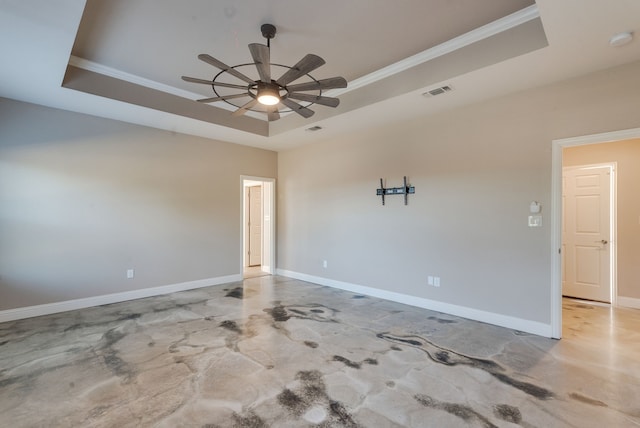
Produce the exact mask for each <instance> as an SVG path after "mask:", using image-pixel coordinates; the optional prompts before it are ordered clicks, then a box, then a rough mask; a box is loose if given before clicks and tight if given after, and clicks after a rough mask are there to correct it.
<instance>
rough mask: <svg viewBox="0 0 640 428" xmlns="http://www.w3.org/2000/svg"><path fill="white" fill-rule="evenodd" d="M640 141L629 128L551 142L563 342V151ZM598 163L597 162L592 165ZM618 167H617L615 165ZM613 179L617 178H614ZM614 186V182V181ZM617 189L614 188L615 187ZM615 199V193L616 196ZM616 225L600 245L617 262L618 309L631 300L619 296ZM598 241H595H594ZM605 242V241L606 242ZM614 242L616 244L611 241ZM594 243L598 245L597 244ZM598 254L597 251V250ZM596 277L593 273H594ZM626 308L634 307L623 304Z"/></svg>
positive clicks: (554, 276)
mask: <svg viewBox="0 0 640 428" xmlns="http://www.w3.org/2000/svg"><path fill="white" fill-rule="evenodd" d="M638 138H640V128H635V129H628V130H622V131H615V132H608V133H603V134H594V135H587V136H582V137H574V138H565V139H561V140H554V141H553V142H552V162H551V169H552V170H551V298H550V303H551V320H550V321H551V337H553V338H557V339H560V338H561V337H562V294H563V288H562V282H563V279H564V277H563V269H562V267H563V266H562V265H563V258H564V250H563V248H562V245H563V242H564V240H563V235H562V231H563V212H564V209H563V180H562V178H563V163H564V162H563V150H564V149H565V148H570V147H574V146H586V145H597V146H601V147H603V146H605V144H600V143H613V142H623V141H625V140H633V139H638ZM593 163H596V162H593ZM614 167H615V165H614ZM613 178H614V180H615V178H616V175H614V176H613ZM614 186H615V181H614ZM614 189H615V187H614ZM613 196H614V198H615V192H614V194H613ZM613 218H614V219H615V215H614V216H613ZM616 228H617V225H616V223H615V222H614V223H613V229H612V230H611V232H610V233H611V235H610V236H611V237H613V239H612V240H611V239H610V240H607V241H608V242H607V244H604V243H602V239H605V238H600V239H599V241H600V242H599V246H600V247H602V246H604V245H608V246H609V247H610V251H611V258H612V259H613V260H614V261H616V262H614V263H612V264H611V266H612V268H613V270H612V273H610V278H611V281H612V282H611V284H612V285H611V287H612V288H611V304H612V306H615V305H617V304H623V303H622V300H623V299H624V300H625V302H626V301H627V300H629V299H628V298H623V297H618V295H617V294H618V290H617V287H618V285H619V284H617V274H616V271H615V269H616V268H617V266H616V264H617V246H618V244H617V242H616V237H617V231H616ZM594 240H595V239H594ZM605 240H606V239H605ZM611 241H613V242H611ZM594 244H595V242H594ZM594 251H595V250H594ZM591 274H593V272H591ZM624 305H625V306H631V305H629V304H626V303H625V304H624Z"/></svg>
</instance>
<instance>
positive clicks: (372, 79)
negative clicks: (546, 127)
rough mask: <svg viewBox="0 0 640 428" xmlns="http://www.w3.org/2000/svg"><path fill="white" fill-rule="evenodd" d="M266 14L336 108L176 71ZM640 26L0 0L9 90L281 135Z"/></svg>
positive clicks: (591, 61) (594, 61) (470, 81)
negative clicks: (306, 108) (240, 96)
mask: <svg viewBox="0 0 640 428" xmlns="http://www.w3.org/2000/svg"><path fill="white" fill-rule="evenodd" d="M85 6H86V7H85ZM83 12H84V17H83ZM267 22H269V23H273V24H275V25H276V26H277V28H278V34H277V35H276V37H275V39H274V40H272V42H271V48H272V49H271V50H272V62H274V63H280V64H287V65H293V64H294V63H295V62H297V61H298V60H299V59H300V58H302V56H304V55H305V54H307V53H314V54H317V55H320V56H321V57H323V58H324V59H325V60H326V62H327V63H326V64H325V65H324V66H322V67H320V68H318V69H317V70H316V71H314V72H313V73H312V74H313V76H314V77H316V78H318V79H322V78H327V77H333V76H337V75H341V76H344V77H345V78H347V80H348V81H349V88H347V90H346V91H339V92H338V93H337V94H335V96H338V97H339V98H340V99H341V105H340V106H339V107H338V108H337V109H331V108H329V107H324V106H318V105H313V106H312V107H311V108H312V109H313V110H315V111H316V114H315V115H314V116H313V117H311V118H310V119H302V118H300V117H298V116H297V115H295V114H290V115H287V116H286V117H283V118H282V119H280V120H279V121H276V122H271V123H267V122H265V121H264V120H263V119H262V115H260V114H256V115H253V116H251V115H249V116H247V117H242V118H231V117H230V115H229V113H230V112H229V110H228V109H229V108H230V107H228V106H221V105H219V103H215V104H213V105H204V104H199V103H196V102H195V101H192V100H194V99H196V98H204V97H210V96H213V95H212V94H211V92H210V91H211V89H210V88H209V87H207V86H205V85H196V84H189V83H186V82H183V81H182V80H181V79H180V76H182V75H189V76H193V77H202V78H205V79H211V78H212V77H213V75H215V73H217V70H215V69H214V68H213V67H211V66H209V65H207V64H205V63H203V62H201V61H199V60H198V59H197V55H198V54H199V53H208V54H210V55H212V56H214V57H216V58H217V59H219V60H222V61H223V62H225V63H227V64H229V65H236V64H240V63H248V62H251V59H250V58H251V57H250V54H249V51H248V49H247V44H249V43H255V42H258V43H264V39H263V38H262V36H261V34H260V31H259V28H260V25H261V24H263V23H267ZM638 29H640V2H639V1H637V0H615V1H612V2H605V1H603V0H562V1H558V0H538V1H536V2H535V3H532V1H531V0H483V1H482V2H479V1H477V0H403V1H402V2H389V1H387V0H350V1H349V2H344V1H341V0H323V1H322V2H301V1H300V0H270V1H260V2H256V1H253V0H242V1H240V0H220V1H214V2H212V1H210V0H189V1H185V0H182V1H169V0H110V1H108V2H107V1H99V0H90V1H88V2H85V1H84V0H57V1H55V2H51V1H50V0H2V1H0V52H2V56H3V59H2V65H1V66H0V96H2V97H6V98H12V99H17V100H22V101H27V102H32V103H37V104H42V105H47V106H51V107H57V108H62V109H67V110H72V111H79V112H83V113H88V114H92V115H96V116H102V117H107V118H113V119H117V120H123V121H127V122H132V123H138V124H142V125H147V126H152V127H156V128H160V129H167V130H171V131H175V132H182V133H187V134H193V135H199V136H204V137H208V138H213V139H218V140H223V141H230V142H234V143H239V144H246V145H251V146H255V147H261V148H266V149H272V150H285V149H288V148H292V147H296V146H298V145H301V144H307V143H310V142H316V141H321V140H323V139H329V138H332V137H333V136H336V135H339V134H341V133H345V132H352V131H355V130H358V129H362V128H364V127H371V126H374V125H381V124H385V123H390V122H394V121H399V120H404V119H407V118H412V117H417V116H420V115H427V114H433V113H436V112H439V111H443V110H446V109H451V108H454V107H457V106H461V105H465V104H469V103H474V102H479V101H482V100H484V99H487V98H490V97H495V96H500V95H504V94H507V93H510V92H514V91H519V90H524V89H528V88H531V87H535V86H540V85H545V84H549V83H552V82H555V81H559V80H563V79H567V78H571V77H574V76H578V75H583V74H587V73H590V72H593V71H596V70H601V69H605V68H609V67H613V66H616V65H621V64H624V63H628V62H633V61H637V60H640V41H638V40H634V41H633V42H632V43H630V44H628V45H625V46H622V47H618V48H612V47H610V46H609V45H608V40H609V38H610V37H611V36H612V35H613V34H615V33H618V32H621V31H637V30H638ZM72 55H73V56H72ZM70 63H71V65H69V64H70ZM67 69H68V70H67ZM65 73H66V77H65ZM63 81H64V86H63ZM639 82H640V81H639ZM443 84H448V85H451V86H452V87H453V88H454V89H455V90H454V91H452V92H450V93H448V94H446V95H442V96H439V97H433V98H426V97H423V96H422V95H421V94H422V93H423V92H425V91H426V90H427V89H431V88H433V87H437V86H440V85H443ZM639 84H640V83H639ZM0 120H1V119H0ZM314 125H319V126H321V127H322V128H323V129H322V130H321V131H318V132H314V133H311V132H305V129H306V128H308V127H311V126H314Z"/></svg>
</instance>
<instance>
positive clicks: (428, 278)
mask: <svg viewBox="0 0 640 428" xmlns="http://www.w3.org/2000/svg"><path fill="white" fill-rule="evenodd" d="M427 284H428V285H433V277H432V276H431V275H429V276H428V277H427Z"/></svg>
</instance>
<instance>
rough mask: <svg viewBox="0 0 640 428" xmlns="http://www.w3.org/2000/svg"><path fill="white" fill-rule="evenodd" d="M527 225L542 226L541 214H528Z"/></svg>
mask: <svg viewBox="0 0 640 428" xmlns="http://www.w3.org/2000/svg"><path fill="white" fill-rule="evenodd" d="M529 227H542V216H541V215H530V216H529Z"/></svg>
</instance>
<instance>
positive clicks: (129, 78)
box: [69, 55, 203, 100]
mask: <svg viewBox="0 0 640 428" xmlns="http://www.w3.org/2000/svg"><path fill="white" fill-rule="evenodd" d="M69 65H72V66H74V67H77V68H81V69H83V70H87V71H91V72H94V73H98V74H102V75H103V76H108V77H113V78H114V79H118V80H124V81H125V82H129V83H134V84H136V85H140V86H144V87H145V88H150V89H155V90H158V91H161V92H166V93H167V94H172V95H177V96H179V97H182V98H190V99H194V100H195V99H198V98H202V97H203V95H202V94H197V93H195V92H190V91H185V90H184V89H179V88H176V87H175V86H171V85H165V84H164V83H160V82H156V81H155V80H151V79H146V78H144V77H140V76H136V75H135V74H131V73H127V72H126V71H121V70H118V69H116V68H112V67H108V66H106V65H102V64H99V63H97V62H94V61H90V60H88V59H84V58H80V57H77V56H74V55H71V57H70V58H69Z"/></svg>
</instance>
